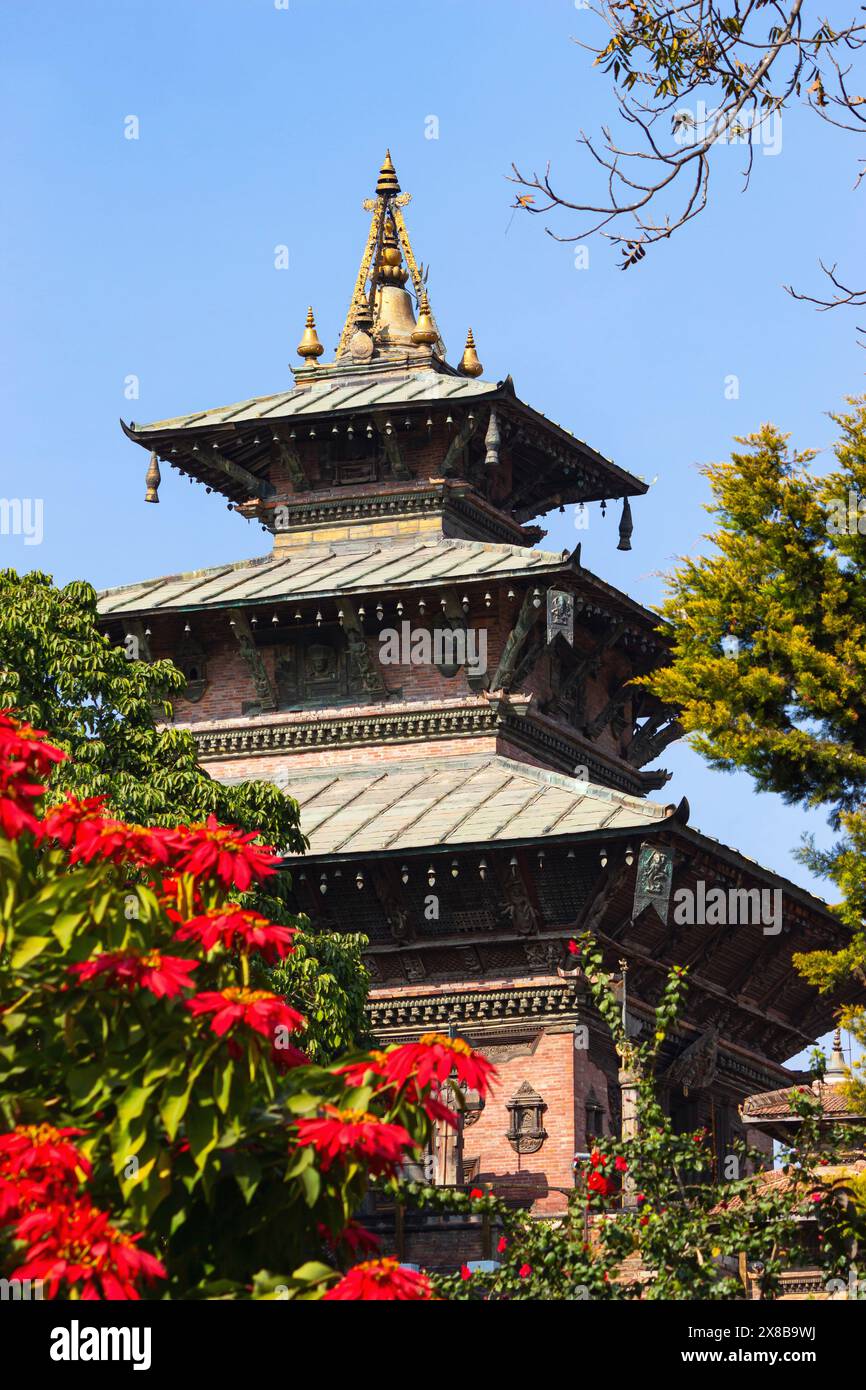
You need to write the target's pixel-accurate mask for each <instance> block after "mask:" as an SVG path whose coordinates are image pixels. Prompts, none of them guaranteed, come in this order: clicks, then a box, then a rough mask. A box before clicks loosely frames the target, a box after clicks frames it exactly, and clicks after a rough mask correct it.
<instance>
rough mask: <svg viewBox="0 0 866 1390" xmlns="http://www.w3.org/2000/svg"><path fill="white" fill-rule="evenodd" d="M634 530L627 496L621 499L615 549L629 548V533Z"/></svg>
mask: <svg viewBox="0 0 866 1390" xmlns="http://www.w3.org/2000/svg"><path fill="white" fill-rule="evenodd" d="M633 530H634V522H633V521H632V519H631V507H630V506H629V501H628V498H627V497H624V498H623V499H622V516H621V517H620V519H619V541H618V542H617V547H616V548H617V550H631V533H632V531H633Z"/></svg>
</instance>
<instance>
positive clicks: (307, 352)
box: [298, 308, 325, 367]
mask: <svg viewBox="0 0 866 1390" xmlns="http://www.w3.org/2000/svg"><path fill="white" fill-rule="evenodd" d="M324 351H325V349H324V348H323V347H322V344H321V343H320V342H319V335H318V333H317V332H316V320H315V319H314V318H313V310H312V308H309V309H308V310H307V324H306V327H305V329H304V336H303V338H302V339H301V341H300V342H299V343H298V356H299V357H305V358H310V359H311V360H310V366H311V367H315V366H317V365H318V364H317V362H316V358H317V357H321V355H322V353H323V352H324Z"/></svg>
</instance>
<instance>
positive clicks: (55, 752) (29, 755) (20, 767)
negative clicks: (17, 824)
mask: <svg viewBox="0 0 866 1390" xmlns="http://www.w3.org/2000/svg"><path fill="white" fill-rule="evenodd" d="M47 737H48V735H47V734H46V733H45V730H44V729H34V728H33V726H32V725H31V724H28V723H27V722H26V720H23V719H15V718H14V716H13V714H12V711H11V710H9V709H4V710H0V787H6V786H8V785H9V784H10V783H12V782H14V781H17V780H18V779H19V778H20V777H21V774H22V773H27V774H28V775H29V776H30V777H47V776H48V774H49V773H50V772H51V769H52V767H53V766H54V765H55V764H56V763H62V762H63V761H64V759H65V758H68V757H69V754H68V753H64V752H63V749H62V748H57V747H55V745H54V744H53V743H46V742H45V740H46V739H47ZM33 794H34V795H40V794H41V788H40V791H39V792H35V793H33Z"/></svg>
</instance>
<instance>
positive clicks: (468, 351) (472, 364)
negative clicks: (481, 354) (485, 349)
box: [460, 328, 484, 376]
mask: <svg viewBox="0 0 866 1390" xmlns="http://www.w3.org/2000/svg"><path fill="white" fill-rule="evenodd" d="M460 371H461V372H462V373H463V375H464V376H480V375H481V373H482V372H483V371H484V368H483V367H482V365H481V363H480V362H479V361H478V353H477V352H476V351H475V339H474V338H473V336H472V329H471V328H470V330H469V332H468V333H467V334H466V346H465V348H464V349H463V356H462V357H461V358H460Z"/></svg>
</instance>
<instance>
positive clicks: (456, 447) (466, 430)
mask: <svg viewBox="0 0 866 1390" xmlns="http://www.w3.org/2000/svg"><path fill="white" fill-rule="evenodd" d="M477 424H478V421H477V419H476V418H475V417H474V416H473V418H472V419H471V420H470V418H469V416H468V415H467V416H466V418H465V419H464V421H463V423H462V424H461V426H460V428H459V429H458V431H457V433H456V434H455V435H454V437H453V439H452V440H451V443H450V444H449V445H448V448H447V450H446V451H445V457H444V459H443V460H442V472H443V473H444V474H445V475H446V476H447V475H448V474H449V473H453V472H454V469H455V468H456V467H457V462H458V460H459V458H460V455H461V454H462V453H463V450H464V449H465V448H466V445H467V444H468V443H469V441H470V439H471V438H472V436H473V434H474V433H475V430H476V427H477Z"/></svg>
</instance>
